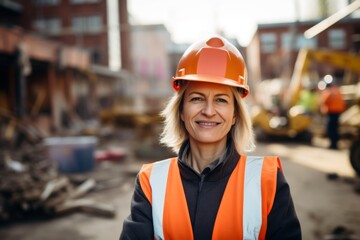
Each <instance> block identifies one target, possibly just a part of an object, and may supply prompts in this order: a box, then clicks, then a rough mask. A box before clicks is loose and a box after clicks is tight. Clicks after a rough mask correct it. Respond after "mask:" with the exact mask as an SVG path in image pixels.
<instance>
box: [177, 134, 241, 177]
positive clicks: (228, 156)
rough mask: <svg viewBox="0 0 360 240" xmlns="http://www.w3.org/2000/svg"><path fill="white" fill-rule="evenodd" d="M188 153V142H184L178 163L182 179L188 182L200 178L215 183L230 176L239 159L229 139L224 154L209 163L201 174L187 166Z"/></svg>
mask: <svg viewBox="0 0 360 240" xmlns="http://www.w3.org/2000/svg"><path fill="white" fill-rule="evenodd" d="M189 153H190V143H189V140H186V141H184V143H183V144H182V145H181V148H180V151H179V154H178V160H179V161H178V162H179V168H180V173H181V175H182V177H184V178H185V179H188V180H195V179H197V180H198V179H200V178H202V177H205V180H206V181H217V180H219V179H221V178H223V177H226V176H228V175H230V174H231V172H232V170H233V169H234V168H235V166H236V164H237V162H238V161H239V159H240V155H239V154H238V153H237V151H236V149H235V146H234V142H233V140H232V138H231V137H229V138H228V140H227V148H226V151H225V153H224V154H223V155H222V156H221V157H220V158H218V159H216V160H215V161H213V162H212V163H210V164H209V166H207V167H206V168H205V169H204V170H203V171H202V172H201V174H199V173H198V172H196V171H195V170H194V169H193V168H192V167H191V166H190V165H189V164H188V161H187V158H188V156H189Z"/></svg>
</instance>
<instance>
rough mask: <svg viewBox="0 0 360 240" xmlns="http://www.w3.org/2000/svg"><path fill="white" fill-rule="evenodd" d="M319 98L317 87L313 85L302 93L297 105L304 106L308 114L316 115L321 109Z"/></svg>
mask: <svg viewBox="0 0 360 240" xmlns="http://www.w3.org/2000/svg"><path fill="white" fill-rule="evenodd" d="M319 98H320V96H319V92H318V89H317V86H315V85H311V86H309V87H308V88H304V89H302V90H301V91H300V96H299V101H298V103H297V105H299V106H302V107H303V109H304V112H305V113H306V114H310V115H314V114H315V113H317V112H318V109H319Z"/></svg>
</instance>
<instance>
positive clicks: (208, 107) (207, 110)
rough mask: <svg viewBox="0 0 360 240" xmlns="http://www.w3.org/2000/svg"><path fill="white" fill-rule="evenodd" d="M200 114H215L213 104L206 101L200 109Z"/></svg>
mask: <svg viewBox="0 0 360 240" xmlns="http://www.w3.org/2000/svg"><path fill="white" fill-rule="evenodd" d="M202 114H204V115H206V116H212V115H214V114H215V108H214V104H213V103H212V102H207V103H206V104H205V105H204V108H203V110H202Z"/></svg>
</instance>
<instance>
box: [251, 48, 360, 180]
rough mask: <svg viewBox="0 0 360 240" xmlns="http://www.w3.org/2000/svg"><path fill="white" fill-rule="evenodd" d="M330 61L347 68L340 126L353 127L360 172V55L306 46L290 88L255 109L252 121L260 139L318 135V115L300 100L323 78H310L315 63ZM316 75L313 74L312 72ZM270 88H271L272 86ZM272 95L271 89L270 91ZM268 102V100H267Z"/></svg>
mask: <svg viewBox="0 0 360 240" xmlns="http://www.w3.org/2000/svg"><path fill="white" fill-rule="evenodd" d="M314 63H315V64H329V65H330V66H333V67H334V68H336V69H338V70H343V71H344V78H346V79H347V80H346V81H343V83H344V82H345V84H344V85H341V86H340V89H341V91H342V93H343V95H344V98H345V100H346V102H347V110H346V111H345V112H344V113H343V114H342V115H341V117H340V126H341V127H342V128H346V129H350V130H349V131H348V134H349V133H350V134H351V135H352V136H351V139H352V146H351V149H350V161H351V164H352V166H353V167H354V169H355V170H356V172H357V174H359V175H360V140H359V139H360V138H359V136H360V55H359V54H355V53H351V52H341V51H333V50H329V49H302V50H300V51H299V54H298V57H297V60H296V63H295V68H294V71H293V75H292V77H291V80H290V82H289V84H288V86H287V87H285V88H283V89H282V90H280V92H277V93H276V94H274V95H275V96H273V99H276V100H277V101H275V102H276V104H273V107H272V108H268V107H267V108H266V107H264V106H263V105H262V104H260V105H257V106H255V107H253V108H252V112H251V113H252V121H253V125H254V129H255V133H256V135H257V138H258V139H259V140H261V139H262V138H264V137H267V136H281V137H290V138H294V137H299V136H302V137H306V139H307V140H310V139H311V137H312V135H313V134H314V131H313V130H314V129H316V130H318V129H319V128H318V126H317V127H316V128H314V120H315V119H316V118H314V115H310V114H306V112H304V111H303V109H302V108H301V107H299V105H298V102H299V99H300V93H301V91H302V90H303V89H304V88H305V87H306V86H310V85H313V86H314V84H316V85H317V83H318V82H319V81H320V80H321V79H316V78H315V79H314V78H313V77H309V76H310V75H311V73H312V71H313V70H314V67H313V64H314ZM311 76H313V75H311ZM267 90H270V88H268V89H267ZM270 94H271V92H270ZM267 102H268V101H267Z"/></svg>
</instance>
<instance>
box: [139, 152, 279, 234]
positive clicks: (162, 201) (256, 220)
mask: <svg viewBox="0 0 360 240" xmlns="http://www.w3.org/2000/svg"><path fill="white" fill-rule="evenodd" d="M278 168H280V169H281V170H282V167H281V163H280V160H279V158H278V157H254V156H241V158H240V160H239V161H238V164H237V165H236V167H235V169H234V170H233V172H232V174H231V176H230V178H229V180H228V183H227V185H226V188H225V191H224V195H223V197H222V200H221V203H220V206H219V209H218V213H217V216H216V219H215V224H214V228H213V234H212V239H265V235H266V228H267V217H268V214H269V213H270V211H271V208H272V205H273V202H274V198H275V193H276V181H277V169H278ZM139 180H140V185H141V188H142V190H143V192H144V194H145V196H146V198H147V199H148V200H149V202H150V203H151V205H152V215H153V225H154V235H155V236H154V238H155V239H179V240H180V239H181V240H182V239H187V240H191V239H193V233H192V227H191V221H190V216H189V211H188V208H187V203H186V198H185V193H184V189H183V186H182V181H181V177H180V172H179V167H178V163H177V158H172V159H166V160H163V161H159V162H155V163H151V164H145V165H144V166H143V167H142V169H141V170H140V173H139Z"/></svg>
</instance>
